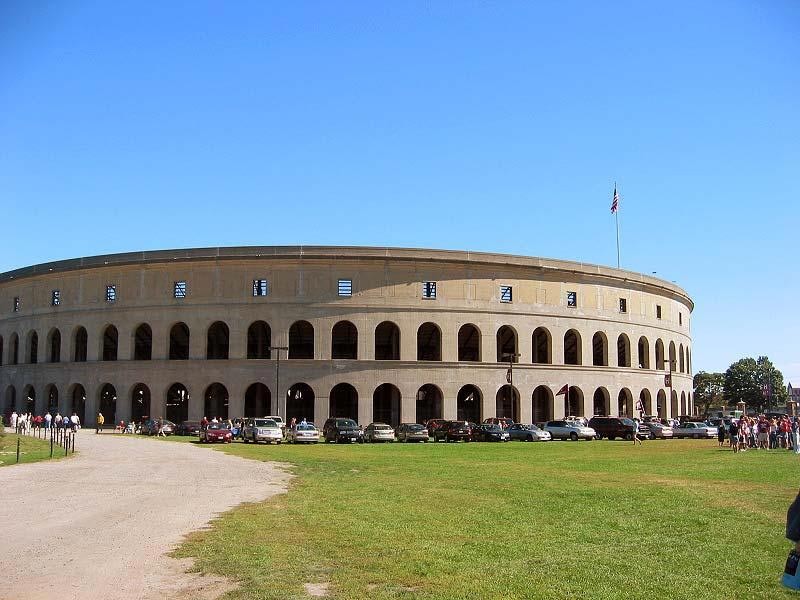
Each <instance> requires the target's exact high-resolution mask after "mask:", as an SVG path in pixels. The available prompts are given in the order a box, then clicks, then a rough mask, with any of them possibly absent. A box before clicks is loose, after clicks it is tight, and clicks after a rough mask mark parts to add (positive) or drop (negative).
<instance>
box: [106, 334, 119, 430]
mask: <svg viewBox="0 0 800 600" xmlns="http://www.w3.org/2000/svg"><path fill="white" fill-rule="evenodd" d="M118 347H119V332H118V331H117V328H116V327H114V326H113V325H109V326H108V327H106V328H105V330H104V331H103V352H102V360H109V361H113V360H117V348H118ZM103 416H105V415H103ZM112 422H113V421H112Z"/></svg>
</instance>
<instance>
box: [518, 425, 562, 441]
mask: <svg viewBox="0 0 800 600" xmlns="http://www.w3.org/2000/svg"><path fill="white" fill-rule="evenodd" d="M508 437H509V439H511V440H512V441H513V440H522V441H523V442H549V441H550V440H552V439H553V436H551V435H550V432H549V431H545V430H544V429H540V428H539V427H537V426H536V425H533V424H531V425H525V424H524V423H514V424H513V425H512V426H511V427H509V428H508Z"/></svg>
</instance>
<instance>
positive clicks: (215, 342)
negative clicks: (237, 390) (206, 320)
mask: <svg viewBox="0 0 800 600" xmlns="http://www.w3.org/2000/svg"><path fill="white" fill-rule="evenodd" d="M229 343H230V331H229V330H228V326H227V325H226V324H225V323H223V322H222V321H215V322H214V323H212V324H211V326H210V327H209V328H208V333H207V335H206V358H207V359H208V360H228V345H229ZM226 393H227V392H226Z"/></svg>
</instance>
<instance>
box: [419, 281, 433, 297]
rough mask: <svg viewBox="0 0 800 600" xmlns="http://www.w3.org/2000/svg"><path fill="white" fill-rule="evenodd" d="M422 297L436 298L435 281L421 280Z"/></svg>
mask: <svg viewBox="0 0 800 600" xmlns="http://www.w3.org/2000/svg"><path fill="white" fill-rule="evenodd" d="M422 297H423V298H424V299H426V300H436V282H435V281H423V282H422Z"/></svg>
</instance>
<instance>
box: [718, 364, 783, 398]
mask: <svg viewBox="0 0 800 600" xmlns="http://www.w3.org/2000/svg"><path fill="white" fill-rule="evenodd" d="M723 386H724V390H723V392H724V394H725V401H726V402H727V403H728V405H729V406H735V405H736V404H737V403H739V402H744V403H745V404H746V405H747V407H748V408H753V409H756V410H758V411H759V412H761V411H763V410H764V409H765V408H767V406H769V407H775V406H777V405H778V404H781V403H785V402H786V389H785V388H784V387H783V374H782V373H781V372H780V371H779V370H778V369H776V368H775V367H774V366H773V364H772V362H770V360H769V358H768V357H766V356H759V357H758V360H756V359H754V358H742V359H740V360H737V361H736V362H735V363H733V364H732V365H731V366H730V367H728V370H727V371H725V377H724V384H723Z"/></svg>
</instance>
